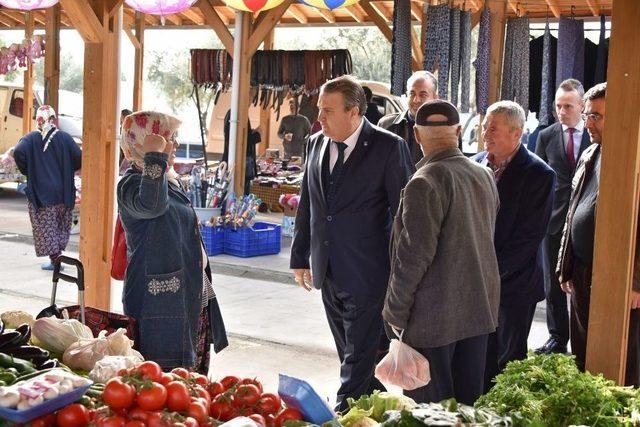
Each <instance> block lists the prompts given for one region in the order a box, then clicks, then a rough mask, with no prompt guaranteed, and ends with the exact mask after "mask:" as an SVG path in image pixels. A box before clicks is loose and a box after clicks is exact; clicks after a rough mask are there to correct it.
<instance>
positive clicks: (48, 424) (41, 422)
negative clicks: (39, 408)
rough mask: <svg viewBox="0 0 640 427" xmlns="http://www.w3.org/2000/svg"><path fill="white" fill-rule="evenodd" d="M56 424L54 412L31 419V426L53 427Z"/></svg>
mask: <svg viewBox="0 0 640 427" xmlns="http://www.w3.org/2000/svg"><path fill="white" fill-rule="evenodd" d="M55 425H56V414H48V415H44V416H42V417H40V418H36V419H35V420H33V421H31V427H53V426H55Z"/></svg>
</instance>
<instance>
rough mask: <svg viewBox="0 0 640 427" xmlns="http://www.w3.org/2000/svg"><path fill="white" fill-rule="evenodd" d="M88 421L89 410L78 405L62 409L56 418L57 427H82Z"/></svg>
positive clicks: (74, 404)
mask: <svg viewBox="0 0 640 427" xmlns="http://www.w3.org/2000/svg"><path fill="white" fill-rule="evenodd" d="M89 421H90V417H89V410H88V409H87V408H85V407H84V406H82V405H81V404H79V403H73V404H71V405H69V406H67V407H65V408H62V409H61V410H60V411H59V412H58V415H57V417H56V424H57V425H58V427H84V426H86V425H87V424H89Z"/></svg>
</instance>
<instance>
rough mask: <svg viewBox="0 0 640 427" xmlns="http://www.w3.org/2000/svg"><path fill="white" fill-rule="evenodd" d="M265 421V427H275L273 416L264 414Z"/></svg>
mask: <svg viewBox="0 0 640 427" xmlns="http://www.w3.org/2000/svg"><path fill="white" fill-rule="evenodd" d="M264 419H265V421H266V422H267V427H274V426H275V425H276V417H275V415H273V414H266V415H265V416H264Z"/></svg>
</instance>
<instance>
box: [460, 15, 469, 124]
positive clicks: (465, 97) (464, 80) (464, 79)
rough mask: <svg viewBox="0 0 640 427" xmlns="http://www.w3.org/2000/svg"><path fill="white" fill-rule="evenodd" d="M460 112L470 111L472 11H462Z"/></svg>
mask: <svg viewBox="0 0 640 427" xmlns="http://www.w3.org/2000/svg"><path fill="white" fill-rule="evenodd" d="M460 76H461V82H460V112H461V113H468V112H469V90H470V85H471V11H470V10H465V11H462V12H461V13H460Z"/></svg>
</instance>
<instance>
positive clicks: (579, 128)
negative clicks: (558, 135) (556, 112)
mask: <svg viewBox="0 0 640 427" xmlns="http://www.w3.org/2000/svg"><path fill="white" fill-rule="evenodd" d="M574 129H575V130H574V131H573V155H574V157H575V159H573V160H575V162H576V163H577V162H578V155H579V154H580V145H582V133H583V132H584V121H583V120H582V119H580V121H579V122H578V124H577V125H576V126H575V127H574ZM562 135H563V140H564V152H565V153H566V152H567V144H568V143H569V141H568V140H569V126H567V125H562Z"/></svg>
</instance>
